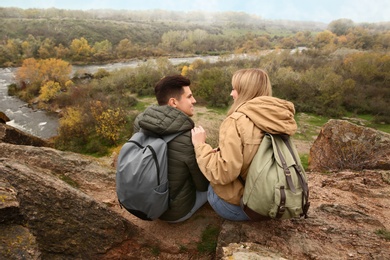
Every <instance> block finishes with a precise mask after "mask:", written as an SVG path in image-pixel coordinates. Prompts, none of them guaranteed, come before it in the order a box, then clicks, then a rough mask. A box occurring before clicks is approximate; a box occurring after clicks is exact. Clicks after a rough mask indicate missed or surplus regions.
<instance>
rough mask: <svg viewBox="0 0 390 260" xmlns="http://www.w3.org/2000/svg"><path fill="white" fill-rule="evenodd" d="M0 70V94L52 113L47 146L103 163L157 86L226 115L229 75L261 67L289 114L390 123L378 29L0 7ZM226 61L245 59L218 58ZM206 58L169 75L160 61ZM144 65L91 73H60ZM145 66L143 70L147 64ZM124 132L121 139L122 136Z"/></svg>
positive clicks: (385, 30)
mask: <svg viewBox="0 0 390 260" xmlns="http://www.w3.org/2000/svg"><path fill="white" fill-rule="evenodd" d="M0 20H1V25H0V36H1V42H0V53H1V55H0V65H1V66H2V67H11V66H15V67H20V68H19V70H18V71H17V74H16V79H17V82H16V84H13V85H11V86H10V87H9V93H10V94H12V95H17V96H18V97H19V98H21V99H23V100H25V101H27V102H29V103H30V104H33V105H34V106H37V107H38V108H41V109H46V110H48V111H53V112H55V113H58V114H59V116H60V117H61V118H60V128H59V135H58V137H57V138H56V140H55V144H56V146H57V147H58V148H60V149H64V150H73V151H77V152H85V153H96V154H104V153H107V152H108V150H109V149H110V148H112V147H115V146H118V145H120V144H121V143H123V142H124V141H125V140H126V139H127V138H128V137H129V132H131V125H132V122H133V120H134V117H135V116H136V115H137V113H138V112H139V108H138V107H137V106H138V105H139V104H138V97H142V96H153V88H154V85H155V83H156V82H157V81H158V80H159V79H160V78H161V77H163V76H166V75H170V74H179V73H181V74H182V75H185V76H187V77H188V78H190V80H191V88H192V90H193V93H194V95H195V96H196V97H197V101H198V104H200V105H205V106H208V107H214V108H221V109H226V108H227V107H228V106H229V105H230V102H231V98H230V96H229V93H230V90H231V76H232V74H233V73H234V71H236V70H238V69H241V68H248V67H259V68H263V69H265V70H266V71H267V72H268V73H269V75H270V78H271V82H272V86H273V92H274V96H277V97H280V98H284V99H287V100H290V101H292V102H293V103H294V104H295V107H296V110H297V112H305V113H314V114H317V115H323V116H328V117H332V118H341V117H343V116H347V115H357V114H369V115H371V116H372V117H374V119H375V121H376V122H378V123H383V124H390V87H389V82H390V81H389V80H390V55H389V48H390V47H389V44H390V31H389V28H390V22H388V23H376V24H369V23H363V24H357V23H354V22H353V21H351V20H349V19H339V20H335V21H332V22H331V23H329V24H321V23H313V22H293V21H269V20H264V19H261V17H257V16H253V15H249V14H245V13H235V12H228V13H200V12H190V13H181V12H170V11H162V10H151V11H143V12H134V11H123V10H122V11H115V10H91V11H70V10H60V9H54V8H53V9H27V10H23V9H18V8H0ZM230 54H236V55H238V54H247V55H248V58H242V56H237V57H240V58H236V59H227V58H225V57H227V56H228V55H230ZM201 55H217V56H219V57H220V58H219V60H218V62H216V63H210V62H207V61H203V60H196V61H194V62H193V63H191V64H186V63H183V64H179V65H173V64H172V63H170V62H169V60H168V58H170V57H191V56H201ZM126 60H149V61H148V62H145V63H142V64H141V65H140V66H138V67H136V68H127V69H120V70H116V71H112V72H108V71H105V70H99V71H98V72H96V73H95V74H93V75H88V74H86V73H84V72H83V71H77V72H76V73H75V74H74V75H71V72H72V65H76V64H99V63H110V62H111V63H112V62H118V61H126ZM154 60H155V62H154ZM129 129H130V130H129Z"/></svg>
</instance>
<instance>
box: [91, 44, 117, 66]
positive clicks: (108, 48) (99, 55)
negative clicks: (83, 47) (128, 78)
mask: <svg viewBox="0 0 390 260" xmlns="http://www.w3.org/2000/svg"><path fill="white" fill-rule="evenodd" d="M92 51H93V53H94V54H93V57H94V58H95V59H97V60H98V61H104V60H109V59H111V58H112V54H113V48H112V44H111V42H109V41H108V40H104V41H101V42H96V43H95V44H94V45H93V49H92Z"/></svg>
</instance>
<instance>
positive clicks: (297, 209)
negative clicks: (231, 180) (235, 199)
mask: <svg viewBox="0 0 390 260" xmlns="http://www.w3.org/2000/svg"><path fill="white" fill-rule="evenodd" d="M239 179H240V180H241V182H242V183H243V184H244V186H245V188H244V194H243V197H242V199H241V206H242V208H243V209H244V211H245V212H246V214H247V215H248V216H249V217H250V218H251V219H252V220H267V219H290V218H296V217H302V216H304V217H305V218H306V217H307V211H308V209H309V206H310V203H309V201H308V200H309V188H308V184H307V178H306V173H305V171H304V169H303V167H302V163H301V161H300V158H299V155H298V152H297V150H296V148H295V146H294V145H293V144H292V142H291V140H290V137H289V136H287V135H273V134H269V133H266V134H265V135H264V138H263V140H262V141H261V144H260V146H259V149H258V151H257V152H256V155H255V157H254V158H253V160H252V162H251V165H250V166H249V171H248V174H247V177H246V180H245V182H244V180H243V178H242V177H241V176H240V177H239Z"/></svg>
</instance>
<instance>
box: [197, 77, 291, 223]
mask: <svg viewBox="0 0 390 260" xmlns="http://www.w3.org/2000/svg"><path fill="white" fill-rule="evenodd" d="M232 86H233V89H232V92H231V94H230V95H231V96H232V97H233V100H234V102H233V105H232V106H231V108H230V110H229V111H228V113H227V117H226V118H225V120H224V121H223V122H222V124H221V126H220V130H219V147H218V148H217V149H213V148H212V147H211V146H210V145H208V144H206V143H205V141H206V132H205V131H204V129H203V128H202V126H199V127H195V128H194V129H192V143H193V145H194V148H195V153H196V159H197V162H198V165H199V168H200V169H201V171H202V172H203V174H204V175H205V177H206V178H207V179H208V180H209V181H210V185H209V189H208V194H207V196H208V201H209V203H210V205H211V206H212V207H213V209H214V210H215V211H216V212H217V214H219V215H220V216H221V217H223V218H225V219H229V220H235V221H244V220H250V219H249V217H248V216H247V215H246V214H245V213H244V211H243V210H242V209H241V206H240V199H241V197H242V194H243V192H244V187H243V185H242V184H241V182H240V180H239V179H238V177H239V176H240V175H241V176H242V178H243V179H246V175H247V172H248V169H249V165H250V163H251V161H252V159H253V157H254V156H255V153H256V152H257V149H258V147H259V145H260V142H261V140H262V138H263V136H264V133H265V132H268V133H272V134H278V133H279V134H287V135H292V134H294V133H295V131H296V129H297V125H296V122H295V120H294V113H295V109H294V105H293V104H292V103H291V102H289V101H285V100H282V99H278V98H275V97H272V88H271V82H270V80H269V77H268V75H267V73H266V72H265V71H264V70H261V69H242V70H239V71H237V72H235V73H234V75H233V77H232Z"/></svg>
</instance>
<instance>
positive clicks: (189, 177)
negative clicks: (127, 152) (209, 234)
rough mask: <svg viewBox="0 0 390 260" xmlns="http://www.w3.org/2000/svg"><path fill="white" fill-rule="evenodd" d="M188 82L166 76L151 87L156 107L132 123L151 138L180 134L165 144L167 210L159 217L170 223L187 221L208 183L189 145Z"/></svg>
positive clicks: (191, 98)
mask: <svg viewBox="0 0 390 260" xmlns="http://www.w3.org/2000/svg"><path fill="white" fill-rule="evenodd" d="M190 84H191V82H190V80H189V79H187V78H185V77H183V76H181V75H174V76H167V77H164V78H163V79H161V80H160V81H159V82H158V83H157V84H156V86H155V95H156V99H157V102H158V106H156V105H152V106H150V107H148V108H147V109H146V110H145V111H144V112H143V113H141V114H140V115H139V116H138V117H137V118H136V120H135V123H134V125H135V126H134V129H135V131H139V129H140V128H142V129H143V131H145V132H146V133H150V134H154V135H156V134H157V135H160V136H164V135H169V134H173V133H177V132H182V134H181V135H179V136H177V137H176V138H175V139H173V140H172V141H171V142H169V143H168V180H169V196H170V201H169V209H168V210H167V211H166V212H165V213H164V214H163V215H162V216H161V217H160V219H161V220H164V221H168V222H171V223H177V222H182V221H184V220H186V219H188V218H190V217H191V216H192V215H193V214H194V213H195V211H196V210H198V209H199V208H200V207H201V206H202V205H203V204H204V203H206V201H207V188H208V184H209V182H208V181H207V179H206V178H205V177H204V175H203V174H202V172H201V171H200V170H199V167H198V164H197V162H196V158H195V152H194V147H193V145H192V141H191V129H192V128H194V122H193V121H192V119H191V118H190V117H191V116H193V114H194V104H195V103H196V100H195V98H194V96H193V95H192V92H191V89H190Z"/></svg>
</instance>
